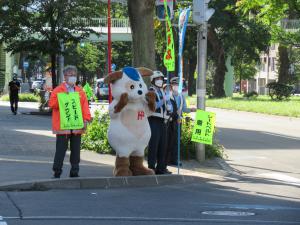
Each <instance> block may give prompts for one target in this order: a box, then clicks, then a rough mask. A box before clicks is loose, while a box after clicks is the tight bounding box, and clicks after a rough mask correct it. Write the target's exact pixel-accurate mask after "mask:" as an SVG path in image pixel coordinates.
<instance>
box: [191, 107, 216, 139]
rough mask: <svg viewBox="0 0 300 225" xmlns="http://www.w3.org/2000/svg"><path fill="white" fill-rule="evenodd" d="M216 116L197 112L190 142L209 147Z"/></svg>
mask: <svg viewBox="0 0 300 225" xmlns="http://www.w3.org/2000/svg"><path fill="white" fill-rule="evenodd" d="M215 123H216V114H215V113H212V112H206V111H203V110H199V109H198V110H197V113H196V121H195V125H194V128H193V136H192V141H194V142H199V143H203V144H209V145H211V144H212V142H213V135H214V130H215Z"/></svg>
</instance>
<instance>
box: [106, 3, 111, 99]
mask: <svg viewBox="0 0 300 225" xmlns="http://www.w3.org/2000/svg"><path fill="white" fill-rule="evenodd" d="M110 1H111V0H108V1H107V29H108V30H107V67H108V70H107V71H108V73H111V17H110ZM108 92H109V97H108V102H109V103H111V102H112V93H111V85H110V84H109V85H108Z"/></svg>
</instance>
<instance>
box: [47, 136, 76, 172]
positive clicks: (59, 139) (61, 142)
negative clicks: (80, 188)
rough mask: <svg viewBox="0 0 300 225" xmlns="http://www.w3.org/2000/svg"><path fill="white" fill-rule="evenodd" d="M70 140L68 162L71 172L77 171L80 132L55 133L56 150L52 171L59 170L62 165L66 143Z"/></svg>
mask: <svg viewBox="0 0 300 225" xmlns="http://www.w3.org/2000/svg"><path fill="white" fill-rule="evenodd" d="M69 140H70V150H71V155H70V163H71V166H72V168H71V170H72V171H73V172H78V171H79V162H80V144H81V135H80V134H77V135H75V134H67V135H66V134H64V135H56V151H55V156H54V163H53V171H55V172H61V171H62V167H63V162H64V158H65V155H66V151H67V149H68V144H69Z"/></svg>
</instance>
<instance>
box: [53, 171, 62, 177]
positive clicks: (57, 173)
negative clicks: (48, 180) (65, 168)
mask: <svg viewBox="0 0 300 225" xmlns="http://www.w3.org/2000/svg"><path fill="white" fill-rule="evenodd" d="M60 175H61V172H57V171H56V172H54V175H53V178H60Z"/></svg>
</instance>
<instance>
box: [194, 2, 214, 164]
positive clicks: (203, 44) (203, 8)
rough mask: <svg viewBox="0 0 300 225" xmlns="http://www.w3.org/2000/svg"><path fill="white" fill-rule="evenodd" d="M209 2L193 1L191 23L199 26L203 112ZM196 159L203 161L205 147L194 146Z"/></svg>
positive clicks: (199, 99) (199, 98)
mask: <svg viewBox="0 0 300 225" xmlns="http://www.w3.org/2000/svg"><path fill="white" fill-rule="evenodd" d="M209 2H210V0H193V21H194V23H195V24H198V25H199V29H198V34H197V62H198V63H197V66H198V68H197V73H198V74H197V87H196V88H197V89H196V94H197V109H201V110H204V111H205V96H206V65H207V24H208V20H209V19H210V18H211V16H212V15H213V14H214V12H215V10H214V9H211V8H209V7H208V3H209ZM196 158H197V160H198V161H200V162H203V161H204V160H205V145H204V144H200V143H197V144H196Z"/></svg>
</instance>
